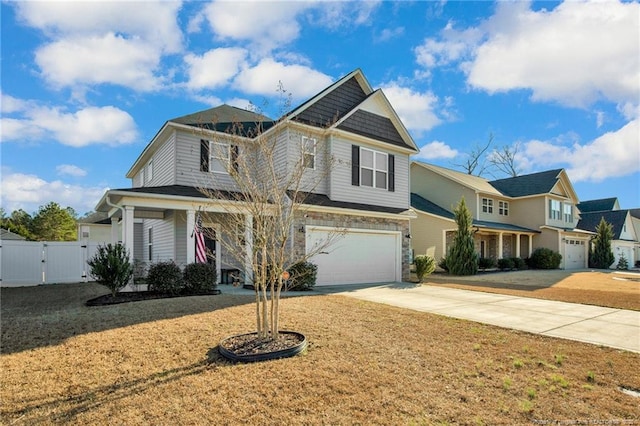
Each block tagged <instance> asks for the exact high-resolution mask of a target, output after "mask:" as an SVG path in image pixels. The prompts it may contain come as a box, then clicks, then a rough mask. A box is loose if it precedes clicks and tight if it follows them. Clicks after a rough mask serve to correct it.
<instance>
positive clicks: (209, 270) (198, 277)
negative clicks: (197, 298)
mask: <svg viewBox="0 0 640 426" xmlns="http://www.w3.org/2000/svg"><path fill="white" fill-rule="evenodd" d="M183 277H184V289H185V291H186V292H187V293H194V294H197V293H206V292H209V291H213V290H215V289H216V287H217V285H216V281H217V278H218V276H217V273H216V267H215V266H214V265H212V264H210V263H190V264H188V265H187V266H185V268H184V273H183Z"/></svg>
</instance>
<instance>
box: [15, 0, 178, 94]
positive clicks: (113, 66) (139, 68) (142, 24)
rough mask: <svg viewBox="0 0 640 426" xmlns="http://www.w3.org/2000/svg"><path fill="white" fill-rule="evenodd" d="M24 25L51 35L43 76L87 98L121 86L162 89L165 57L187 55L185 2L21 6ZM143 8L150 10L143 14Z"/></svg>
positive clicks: (41, 59)
mask: <svg viewBox="0 0 640 426" xmlns="http://www.w3.org/2000/svg"><path fill="white" fill-rule="evenodd" d="M14 5H15V8H16V12H17V16H18V19H19V20H21V21H22V22H23V23H24V24H26V25H28V26H31V27H33V28H37V29H39V30H41V31H43V33H44V34H45V35H46V37H47V39H48V40H47V42H45V43H44V44H43V45H41V46H40V47H39V48H38V49H36V63H37V65H38V67H39V68H40V71H41V75H42V76H43V77H44V78H45V79H46V80H47V81H48V82H49V83H51V84H52V85H54V86H55V87H56V88H62V87H71V88H72V89H73V91H74V92H76V93H78V92H80V93H81V92H83V91H85V90H86V87H87V86H91V85H96V84H105V83H108V84H117V85H121V86H125V87H128V88H131V89H133V90H136V91H149V90H155V89H158V88H159V87H162V86H161V85H162V83H163V78H162V77H161V76H158V75H157V73H158V72H159V70H160V61H161V59H162V56H163V55H164V54H171V53H177V52H180V51H181V50H182V42H183V40H182V32H181V30H180V28H179V27H178V22H177V13H178V10H179V9H180V7H181V3H180V2H170V1H157V2H155V1H147V2H144V4H142V3H139V2H16V3H14ZM141 6H143V8H144V10H143V11H142V10H141Z"/></svg>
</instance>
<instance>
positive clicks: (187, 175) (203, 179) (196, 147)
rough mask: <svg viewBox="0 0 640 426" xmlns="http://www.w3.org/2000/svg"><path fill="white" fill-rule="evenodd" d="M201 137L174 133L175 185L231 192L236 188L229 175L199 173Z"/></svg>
mask: <svg viewBox="0 0 640 426" xmlns="http://www.w3.org/2000/svg"><path fill="white" fill-rule="evenodd" d="M201 139H205V138H204V137H203V135H199V134H196V133H193V134H190V133H188V132H185V131H177V132H176V144H175V145H176V180H175V184H177V185H186V186H195V187H204V188H211V189H220V190H228V191H233V190H237V186H236V184H235V182H233V179H231V178H230V177H229V175H227V174H224V173H211V172H203V171H200V140H201Z"/></svg>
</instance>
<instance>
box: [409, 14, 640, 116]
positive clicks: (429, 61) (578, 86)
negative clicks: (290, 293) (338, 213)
mask: <svg viewBox="0 0 640 426" xmlns="http://www.w3.org/2000/svg"><path fill="white" fill-rule="evenodd" d="M639 14H640V4H639V3H637V2H630V3H620V2H616V1H605V2H603V1H567V2H564V3H561V4H560V5H558V6H557V7H556V8H554V9H553V10H546V9H542V10H538V11H534V10H531V9H530V3H529V2H499V3H498V4H497V9H496V13H495V15H494V16H492V17H491V18H489V19H488V20H486V21H484V22H482V23H481V24H479V25H478V26H476V27H471V28H467V29H462V30H456V29H454V28H453V23H449V24H448V25H447V27H445V28H444V29H443V30H442V31H441V33H440V36H439V37H438V38H430V39H427V40H425V42H424V44H423V45H421V46H419V47H417V48H416V49H415V53H416V59H417V61H418V63H419V64H421V65H423V66H424V67H426V68H427V70H429V69H430V68H432V67H435V66H444V65H449V64H452V63H457V64H458V65H459V66H460V68H461V69H462V70H463V71H464V72H465V73H466V74H467V77H468V83H469V84H470V85H471V86H472V87H475V88H478V89H482V90H485V91H487V92H489V93H496V92H503V91H509V90H517V89H528V90H531V91H532V98H533V99H534V100H538V101H554V102H558V103H561V104H563V105H567V106H574V107H587V106H588V105H590V104H592V103H594V102H595V101H598V100H606V101H610V102H614V103H616V104H624V103H628V102H631V103H633V104H634V105H637V104H638V99H639V98H640V81H639V80H638V69H639V68H640V55H638V51H639V49H640V37H638V24H639V23H638V16H639Z"/></svg>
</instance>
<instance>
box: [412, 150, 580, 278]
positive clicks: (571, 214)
mask: <svg viewBox="0 0 640 426" xmlns="http://www.w3.org/2000/svg"><path fill="white" fill-rule="evenodd" d="M410 174H411V193H412V194H411V206H412V208H413V210H414V211H415V212H416V215H417V218H416V219H414V220H412V222H411V231H412V232H411V234H412V240H411V244H412V246H413V249H414V252H415V254H416V255H417V254H424V253H427V254H431V255H433V256H434V257H435V258H436V259H440V258H442V257H443V256H444V255H445V254H446V252H447V249H448V247H449V246H450V244H451V242H452V241H453V235H454V233H455V231H456V229H457V226H456V223H455V221H454V220H453V211H454V209H455V207H456V206H457V204H458V203H459V202H460V199H461V198H462V197H464V199H465V202H466V204H467V207H468V208H469V210H470V212H471V215H472V216H473V225H474V232H475V243H476V251H477V253H478V254H479V256H481V257H491V258H494V259H500V258H504V257H521V258H527V257H529V256H530V255H531V253H532V252H533V250H535V249H536V248H539V247H546V248H549V249H552V250H554V251H557V252H559V253H560V254H561V255H562V263H561V268H563V269H579V268H586V267H587V261H588V242H589V239H590V236H591V235H592V233H591V232H588V231H583V230H579V229H576V224H577V222H578V219H579V211H578V209H577V208H576V204H577V203H578V197H577V195H576V193H575V191H574V189H573V185H572V184H571V182H570V181H569V178H568V176H567V173H566V172H565V171H564V170H563V169H558V170H549V171H545V172H540V173H533V174H529V175H523V176H517V177H513V178H507V179H499V180H493V181H489V180H487V179H484V178H481V177H478V176H473V175H468V174H465V173H461V172H457V171H455V170H451V169H447V168H445V167H440V166H435V165H432V164H426V163H422V162H418V161H413V162H412V163H411V172H410Z"/></svg>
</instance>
